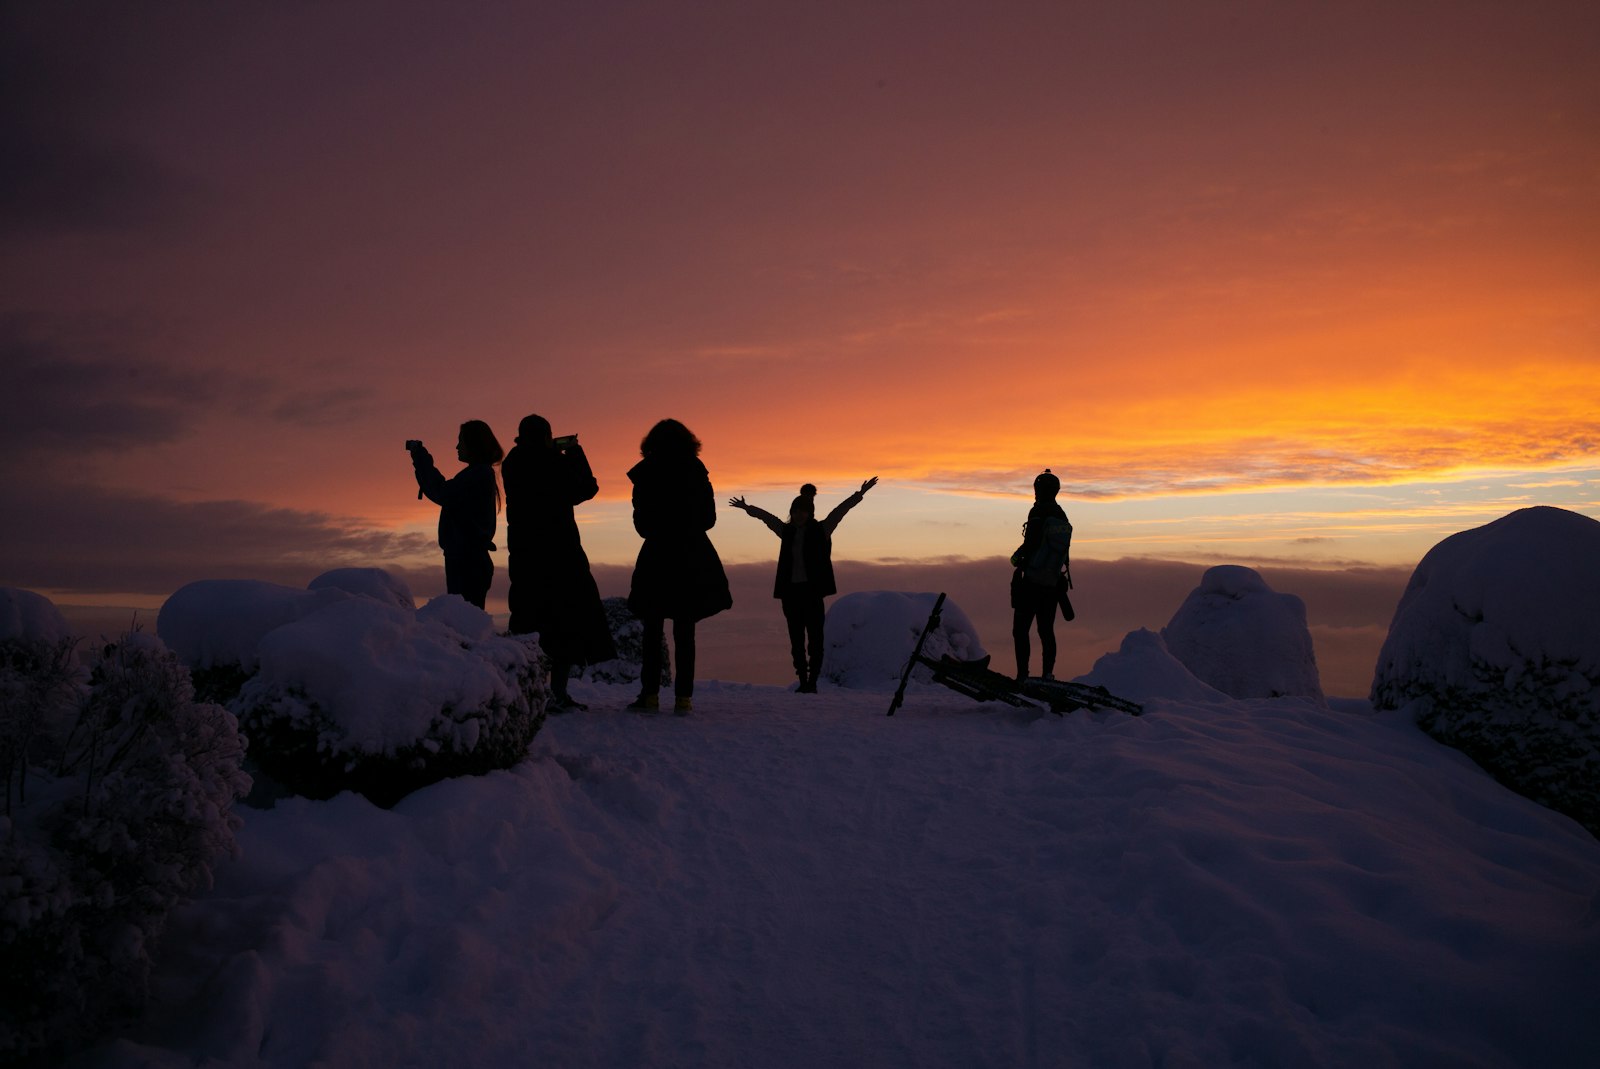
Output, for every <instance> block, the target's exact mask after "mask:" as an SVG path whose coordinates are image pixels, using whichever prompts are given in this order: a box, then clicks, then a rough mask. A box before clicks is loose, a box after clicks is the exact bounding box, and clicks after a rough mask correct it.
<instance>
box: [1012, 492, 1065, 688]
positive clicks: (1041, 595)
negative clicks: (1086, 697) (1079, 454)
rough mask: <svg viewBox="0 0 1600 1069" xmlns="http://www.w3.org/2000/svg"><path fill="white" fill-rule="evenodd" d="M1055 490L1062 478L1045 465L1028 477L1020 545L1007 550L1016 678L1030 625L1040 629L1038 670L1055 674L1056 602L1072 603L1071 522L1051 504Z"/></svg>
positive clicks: (1022, 668) (1023, 675) (1023, 674)
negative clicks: (1029, 499)
mask: <svg viewBox="0 0 1600 1069" xmlns="http://www.w3.org/2000/svg"><path fill="white" fill-rule="evenodd" d="M1060 492H1061V480H1060V479H1058V478H1056V476H1055V475H1053V474H1051V471H1050V469H1049V468H1046V469H1044V471H1042V472H1041V473H1040V474H1039V476H1038V478H1036V479H1034V480H1033V508H1031V509H1029V510H1028V521H1027V522H1026V523H1025V524H1023V525H1022V545H1020V546H1018V547H1017V551H1016V552H1015V553H1013V554H1011V564H1012V567H1013V568H1015V569H1016V570H1015V571H1014V572H1013V573H1012V575H1011V638H1012V640H1013V642H1015V644H1016V650H1017V679H1018V681H1019V682H1020V681H1021V680H1024V679H1027V678H1028V657H1029V654H1030V650H1029V642H1028V629H1029V628H1030V627H1034V628H1037V629H1038V632H1039V657H1040V669H1041V671H1040V675H1041V676H1042V677H1043V678H1045V679H1054V678H1055V676H1054V675H1053V673H1054V671H1055V667H1056V605H1057V603H1058V602H1062V603H1065V604H1071V603H1070V602H1066V601H1065V597H1066V591H1067V589H1068V588H1070V587H1071V586H1072V580H1071V579H1070V578H1069V575H1068V572H1067V556H1068V553H1069V552H1070V551H1071V548H1072V523H1071V522H1070V521H1069V520H1068V519H1067V514H1066V512H1064V511H1063V510H1062V508H1061V506H1060V505H1058V504H1056V495H1057V494H1058V493H1060ZM1068 619H1071V617H1070V616H1069V617H1068Z"/></svg>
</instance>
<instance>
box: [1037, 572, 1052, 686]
mask: <svg viewBox="0 0 1600 1069" xmlns="http://www.w3.org/2000/svg"><path fill="white" fill-rule="evenodd" d="M1034 619H1035V622H1036V623H1037V625H1038V628H1039V663H1040V671H1039V674H1040V675H1042V676H1044V678H1046V679H1054V678H1055V670H1056V602H1055V591H1054V590H1047V591H1045V592H1044V595H1043V596H1041V597H1040V598H1039V611H1038V613H1037V614H1036V616H1035V617H1034Z"/></svg>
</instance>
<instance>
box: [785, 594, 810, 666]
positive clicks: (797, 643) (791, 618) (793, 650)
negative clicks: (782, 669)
mask: <svg viewBox="0 0 1600 1069" xmlns="http://www.w3.org/2000/svg"><path fill="white" fill-rule="evenodd" d="M783 621H784V623H786V624H788V625H789V658H790V660H792V661H793V662H794V674H795V676H796V677H797V678H798V679H799V680H800V682H801V684H804V683H805V681H806V617H805V609H804V607H803V606H802V605H801V604H800V602H799V600H797V599H796V598H794V597H785V598H784V599H783Z"/></svg>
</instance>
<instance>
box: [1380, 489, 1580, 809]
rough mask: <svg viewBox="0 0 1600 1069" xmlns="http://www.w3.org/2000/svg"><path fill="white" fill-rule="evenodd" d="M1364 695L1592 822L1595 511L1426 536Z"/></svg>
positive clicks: (1512, 519) (1519, 786) (1531, 513)
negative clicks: (1433, 541)
mask: <svg viewBox="0 0 1600 1069" xmlns="http://www.w3.org/2000/svg"><path fill="white" fill-rule="evenodd" d="M1372 702H1373V705H1374V706H1376V707H1378V708H1382V709H1399V708H1404V707H1409V708H1410V709H1411V710H1412V711H1413V713H1414V715H1415V716H1416V720H1417V723H1418V725H1420V726H1421V727H1422V729H1423V730H1424V731H1426V732H1428V733H1429V734H1430V735H1432V736H1433V737H1434V738H1436V739H1439V740H1440V741H1441V742H1444V743H1447V744H1449V745H1451V746H1454V747H1455V748H1457V749H1459V750H1461V751H1462V752H1464V753H1466V754H1467V755H1468V756H1470V757H1471V758H1472V759H1473V760H1475V761H1477V762H1478V764H1479V765H1481V766H1482V767H1483V768H1484V769H1485V770H1486V771H1488V772H1489V774H1490V775H1492V776H1494V777H1495V778H1496V779H1497V780H1499V781H1500V782H1501V783H1504V784H1505V785H1506V786H1508V787H1510V788H1511V789H1513V790H1515V791H1518V792H1519V793H1521V794H1524V795H1526V796H1527V797H1529V798H1532V799H1533V800H1535V801H1537V802H1540V803H1541V804H1543V805H1547V806H1549V807H1550V808H1552V809H1556V810H1559V811H1561V812H1563V813H1566V814H1567V815H1569V816H1571V817H1572V818H1573V819H1575V820H1577V821H1578V822H1579V823H1581V824H1583V825H1584V826H1585V827H1587V828H1588V829H1589V830H1590V831H1591V832H1593V833H1594V834H1596V835H1600V523H1597V522H1596V521H1594V520H1592V519H1590V518H1588V517H1587V516H1582V515H1579V514H1578V513H1575V512H1568V511H1565V510H1563V509H1556V508H1548V507H1539V508H1528V509H1521V510H1519V511H1517V512H1513V513H1511V514H1509V515H1507V516H1502V517H1501V518H1500V519H1498V520H1495V521H1494V522H1493V523H1490V524H1487V525H1485V526H1483V527H1478V528H1474V529H1472V530H1469V531H1461V532H1459V533H1457V534H1453V535H1451V536H1450V537H1449V538H1446V539H1445V540H1444V541H1442V542H1440V543H1439V544H1438V545H1436V546H1434V547H1433V549H1431V550H1429V551H1428V553H1427V554H1426V555H1425V556H1424V557H1423V558H1422V561H1421V563H1419V564H1418V565H1417V570H1416V571H1415V572H1414V573H1413V574H1412V576H1411V582H1410V583H1409V584H1407V586H1406V590H1405V593H1404V594H1403V595H1401V598H1400V604H1399V606H1398V607H1397V608H1396V609H1395V614H1394V621H1393V622H1392V623H1391V624H1390V626H1389V637H1388V638H1387V639H1386V640H1385V642H1384V644H1383V649H1382V650H1381V651H1379V654H1378V665H1377V669H1376V672H1375V673H1374V676H1373V681H1372Z"/></svg>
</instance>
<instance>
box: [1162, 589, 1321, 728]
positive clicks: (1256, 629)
mask: <svg viewBox="0 0 1600 1069" xmlns="http://www.w3.org/2000/svg"><path fill="white" fill-rule="evenodd" d="M1161 638H1162V640H1163V641H1164V642H1165V643H1166V646H1167V649H1168V650H1169V651H1170V652H1171V654H1172V656H1174V657H1176V658H1177V659H1178V661H1179V662H1181V663H1182V664H1183V665H1184V667H1186V668H1188V669H1189V671H1190V672H1192V673H1193V674H1194V676H1195V677H1196V678H1197V679H1199V680H1200V681H1201V682H1203V683H1205V684H1207V685H1209V686H1212V687H1215V688H1216V689H1217V690H1220V691H1222V692H1223V693H1224V694H1227V695H1229V696H1230V697H1234V698H1279V697H1310V698H1315V699H1316V700H1318V701H1322V700H1324V698H1323V694H1322V680H1321V677H1320V676H1319V675H1318V673H1317V658H1316V653H1315V651H1314V650H1313V648H1312V645H1311V631H1310V629H1309V628H1308V627H1307V626H1306V605H1305V602H1303V601H1301V600H1300V599H1299V598H1298V597H1296V596H1294V595H1293V594H1279V593H1277V592H1276V591H1274V590H1273V589H1272V588H1271V587H1270V586H1268V585H1267V583H1266V580H1264V579H1262V578H1261V576H1260V574H1259V573H1257V572H1256V571H1255V570H1254V569H1253V568H1244V567H1240V566H1239V565H1235V564H1224V565H1220V566H1218V567H1215V568H1209V569H1207V570H1206V573H1205V575H1204V576H1202V577H1201V579H1200V585H1199V586H1198V587H1196V588H1195V589H1194V590H1193V591H1192V592H1191V593H1190V594H1189V596H1188V598H1186V599H1185V600H1184V603H1183V604H1182V605H1181V606H1179V607H1178V611H1177V612H1176V613H1174V614H1173V617H1172V620H1171V621H1170V622H1169V623H1168V624H1167V626H1166V627H1164V628H1162V630H1161Z"/></svg>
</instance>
